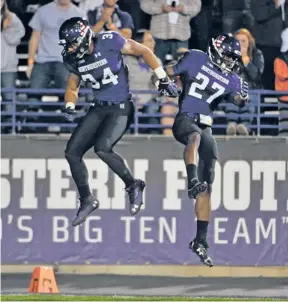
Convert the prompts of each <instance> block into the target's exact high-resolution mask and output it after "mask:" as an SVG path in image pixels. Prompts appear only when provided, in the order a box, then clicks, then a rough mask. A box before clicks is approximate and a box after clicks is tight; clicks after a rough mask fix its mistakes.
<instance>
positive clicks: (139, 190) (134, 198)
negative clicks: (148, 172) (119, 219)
mask: <svg viewBox="0 0 288 302" xmlns="http://www.w3.org/2000/svg"><path fill="white" fill-rule="evenodd" d="M145 187H146V184H145V182H144V181H143V180H140V179H136V180H135V182H134V183H133V184H132V185H131V186H130V187H128V188H126V189H125V190H126V191H127V192H128V197H129V201H130V213H131V215H133V216H134V215H136V214H137V213H138V212H139V211H140V210H141V207H142V205H143V191H144V188H145Z"/></svg>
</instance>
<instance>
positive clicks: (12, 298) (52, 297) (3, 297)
mask: <svg viewBox="0 0 288 302" xmlns="http://www.w3.org/2000/svg"><path fill="white" fill-rule="evenodd" d="M1 301H178V302H181V301H202V302H205V301H209V302H213V301H215V302H216V301H217V302H219V301H235V302H237V301H278V302H282V301H283V302H284V301H286V302H287V301H288V299H286V300H283V299H276V298H275V299H271V298H219V297H215V298H192V297H121V296H65V295H1Z"/></svg>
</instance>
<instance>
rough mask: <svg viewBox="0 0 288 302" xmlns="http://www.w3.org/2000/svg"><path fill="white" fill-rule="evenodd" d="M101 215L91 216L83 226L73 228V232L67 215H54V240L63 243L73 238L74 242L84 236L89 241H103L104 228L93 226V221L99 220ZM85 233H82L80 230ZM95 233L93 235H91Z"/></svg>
mask: <svg viewBox="0 0 288 302" xmlns="http://www.w3.org/2000/svg"><path fill="white" fill-rule="evenodd" d="M99 220H101V217H99V216H91V217H88V218H87V220H86V221H85V223H84V225H83V228H80V227H76V228H73V232H71V229H69V227H70V226H69V224H70V222H69V219H68V218H67V217H65V216H54V217H53V231H52V236H53V238H52V240H53V242H55V243H63V242H67V241H69V239H70V240H72V241H73V242H76V243H77V242H80V237H81V236H83V237H84V238H83V239H84V240H85V241H86V242H88V243H101V242H102V239H103V234H102V228H95V227H91V223H92V222H93V221H99ZM83 230H84V234H80V231H81V232H83ZM91 233H93V237H92V235H91Z"/></svg>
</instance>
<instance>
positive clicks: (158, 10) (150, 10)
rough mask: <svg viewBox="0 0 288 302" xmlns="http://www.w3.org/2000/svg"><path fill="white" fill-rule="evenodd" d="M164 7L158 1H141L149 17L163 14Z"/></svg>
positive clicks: (142, 7) (141, 5)
mask: <svg viewBox="0 0 288 302" xmlns="http://www.w3.org/2000/svg"><path fill="white" fill-rule="evenodd" d="M161 6H162V5H161V4H159V2H158V1H157V0H141V2H140V7H141V9H142V10H143V11H144V12H145V13H146V14H148V15H160V14H162V13H163V11H162V7H161Z"/></svg>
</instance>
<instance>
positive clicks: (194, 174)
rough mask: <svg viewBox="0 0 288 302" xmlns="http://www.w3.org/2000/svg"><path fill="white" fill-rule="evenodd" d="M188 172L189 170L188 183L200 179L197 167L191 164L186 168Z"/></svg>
mask: <svg viewBox="0 0 288 302" xmlns="http://www.w3.org/2000/svg"><path fill="white" fill-rule="evenodd" d="M186 170H187V178H188V181H191V180H192V179H193V178H198V176H197V167H196V165H194V164H189V165H187V166H186Z"/></svg>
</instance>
